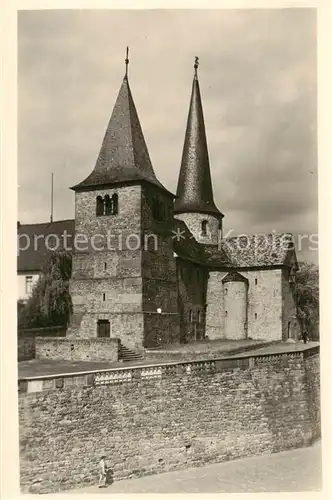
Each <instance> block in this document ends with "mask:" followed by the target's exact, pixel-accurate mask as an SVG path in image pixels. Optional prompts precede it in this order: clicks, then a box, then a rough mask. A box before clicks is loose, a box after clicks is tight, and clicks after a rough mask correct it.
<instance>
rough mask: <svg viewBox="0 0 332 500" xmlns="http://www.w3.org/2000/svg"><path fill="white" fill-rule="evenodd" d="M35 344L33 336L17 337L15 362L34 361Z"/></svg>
mask: <svg viewBox="0 0 332 500" xmlns="http://www.w3.org/2000/svg"><path fill="white" fill-rule="evenodd" d="M35 354H36V343H35V336H34V335H31V334H30V335H19V336H18V337H17V361H27V360H29V359H34V358H35Z"/></svg>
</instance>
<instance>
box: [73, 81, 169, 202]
mask: <svg viewBox="0 0 332 500" xmlns="http://www.w3.org/2000/svg"><path fill="white" fill-rule="evenodd" d="M136 181H145V182H149V183H151V184H154V185H155V186H158V187H159V188H161V189H163V190H164V191H166V192H168V191H167V190H166V189H165V188H164V186H163V185H162V184H161V183H160V182H159V181H158V179H157V178H156V175H155V173H154V170H153V167H152V164H151V160H150V156H149V152H148V149H147V147H146V143H145V139H144V136H143V132H142V129H141V125H140V121H139V118H138V115H137V111H136V107H135V104H134V100H133V97H132V94H131V91H130V87H129V83H128V79H127V77H125V78H124V79H123V82H122V85H121V88H120V91H119V95H118V98H117V100H116V103H115V106H114V109H113V113H112V116H111V119H110V121H109V124H108V127H107V130H106V133H105V137H104V140H103V143H102V146H101V149H100V152H99V156H98V159H97V162H96V165H95V168H94V170H93V171H92V172H91V174H90V175H89V176H88V177H87V178H86V179H85V180H84V181H82V182H80V183H79V184H77V185H76V186H73V188H72V189H73V190H80V189H87V188H93V187H97V186H105V185H110V184H117V183H123V182H136ZM172 196H174V195H172Z"/></svg>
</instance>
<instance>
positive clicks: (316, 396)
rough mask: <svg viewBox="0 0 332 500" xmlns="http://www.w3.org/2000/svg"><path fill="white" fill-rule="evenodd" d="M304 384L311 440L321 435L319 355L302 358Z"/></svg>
mask: <svg viewBox="0 0 332 500" xmlns="http://www.w3.org/2000/svg"><path fill="white" fill-rule="evenodd" d="M305 354H306V353H305ZM304 366H305V377H306V380H305V383H306V387H307V394H308V408H309V415H310V418H311V425H312V436H313V439H318V438H319V437H320V435H321V411H320V408H321V406H320V358H319V354H316V355H314V356H309V357H307V356H306V355H305V357H304Z"/></svg>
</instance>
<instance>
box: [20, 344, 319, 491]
mask: <svg viewBox="0 0 332 500" xmlns="http://www.w3.org/2000/svg"><path fill="white" fill-rule="evenodd" d="M318 364H319V356H313V357H312V358H309V357H308V358H306V359H304V358H303V353H297V354H293V355H287V354H286V355H285V354H284V355H274V356H263V357H257V356H256V357H255V358H252V357H251V358H250V357H249V358H242V359H238V360H237V359H228V360H227V359H224V360H213V361H212V360H210V361H205V362H191V363H173V364H168V365H167V364H165V365H158V366H154V367H150V368H149V367H136V368H131V369H123V370H113V371H109V372H107V373H105V372H103V373H95V374H90V375H89V374H88V375H87V376H85V378H84V380H87V382H86V383H87V384H88V385H86V386H84V387H83V386H82V387H79V386H72V387H68V386H67V384H66V381H65V384H63V381H62V383H61V384H60V383H57V384H56V387H58V389H55V390H54V385H52V383H51V384H50V385H48V386H46V385H45V388H46V387H53V390H47V389H43V390H42V392H37V393H36V392H29V389H28V392H27V393H20V395H19V418H20V461H21V487H22V491H25V492H28V491H29V492H30V493H47V492H52V491H58V490H64V489H70V488H75V487H78V486H80V487H83V486H84V485H88V484H95V483H96V479H97V464H98V460H99V457H100V455H102V454H105V455H106V457H107V458H108V460H109V464H110V466H111V467H112V469H113V470H114V476H115V479H116V480H117V479H121V478H130V477H134V476H141V475H146V474H151V473H157V472H165V471H171V470H175V469H181V468H187V467H193V466H199V465H204V464H206V463H214V462H222V461H226V460H231V459H235V458H239V457H245V456H250V455H257V454H261V453H272V452H277V451H280V450H286V449H289V448H295V447H301V446H305V445H308V444H309V443H311V441H312V439H313V438H314V437H315V436H316V435H317V429H318V428H319V423H317V419H318V418H319V415H318V413H317V412H315V413H314V412H312V411H311V410H310V407H309V405H310V404H311V403H312V401H313V400H315V401H317V391H318V388H317V384H318V377H317V370H319V368H318V367H317V365H318ZM308 372H310V374H311V375H310V377H311V378H310V383H309V382H308V376H307V373H308ZM22 383H23V382H22ZM33 383H34V384H35V385H34V387H39V386H38V384H37V385H36V382H33ZM66 387H67V388H66ZM36 390H40V388H39V389H36Z"/></svg>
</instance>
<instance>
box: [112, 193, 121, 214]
mask: <svg viewBox="0 0 332 500" xmlns="http://www.w3.org/2000/svg"><path fill="white" fill-rule="evenodd" d="M111 205H112V208H111V214H112V215H116V214H117V213H118V212H119V197H118V195H117V194H116V193H114V194H113V196H112V202H111Z"/></svg>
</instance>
